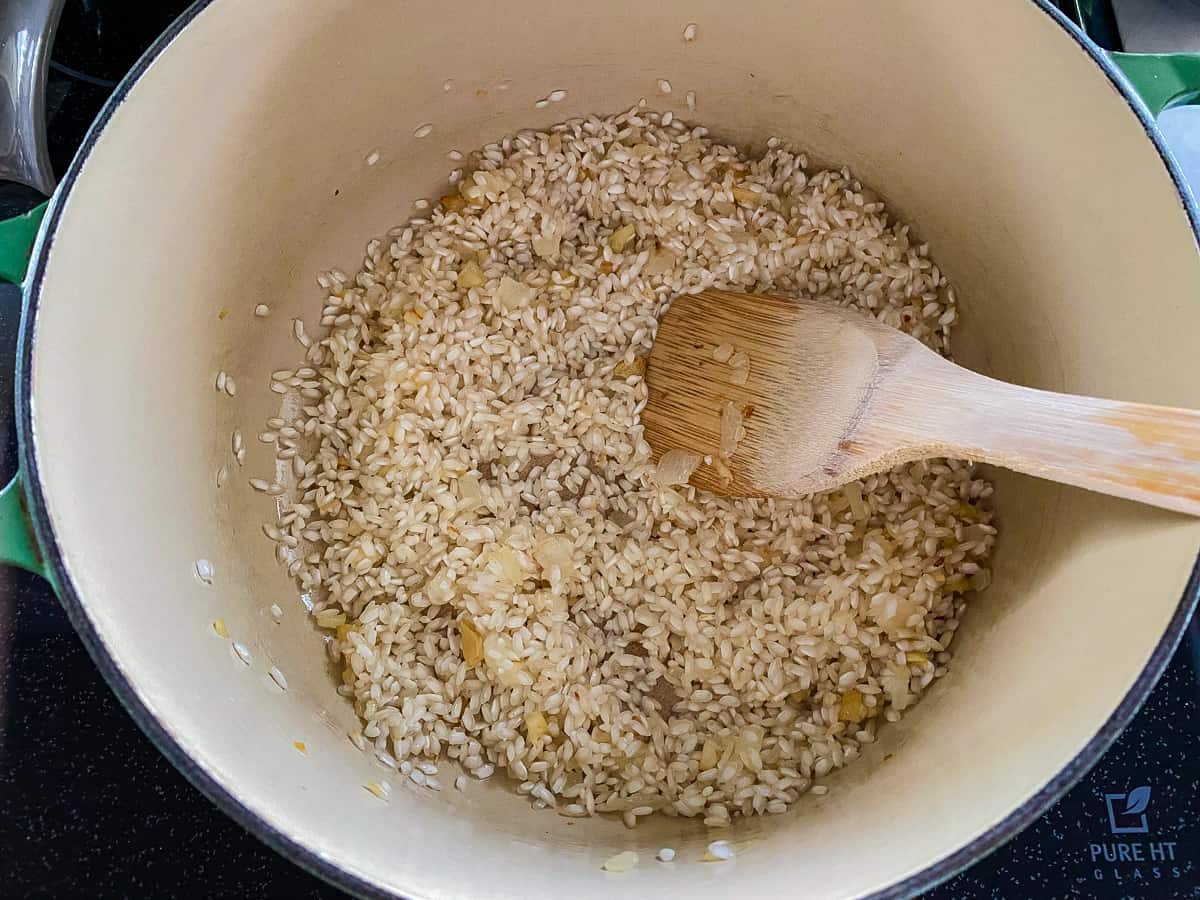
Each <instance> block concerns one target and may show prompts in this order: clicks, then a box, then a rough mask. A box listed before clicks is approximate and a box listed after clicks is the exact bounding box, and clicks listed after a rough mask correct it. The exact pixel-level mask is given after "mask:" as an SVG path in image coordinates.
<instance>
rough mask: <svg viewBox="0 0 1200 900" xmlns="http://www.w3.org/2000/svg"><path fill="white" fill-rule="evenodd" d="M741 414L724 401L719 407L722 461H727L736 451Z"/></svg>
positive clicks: (731, 404)
mask: <svg viewBox="0 0 1200 900" xmlns="http://www.w3.org/2000/svg"><path fill="white" fill-rule="evenodd" d="M741 428H742V412H741V410H739V409H738V408H737V407H736V406H735V405H734V404H733V403H731V402H730V401H728V400H726V401H725V405H724V406H722V407H721V451H720V456H721V458H722V459H729V458H730V457H731V456H733V454H734V452H735V451H736V450H737V445H738V441H739V440H740V439H741V434H740V432H741Z"/></svg>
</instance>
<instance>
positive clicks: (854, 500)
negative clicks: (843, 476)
mask: <svg viewBox="0 0 1200 900" xmlns="http://www.w3.org/2000/svg"><path fill="white" fill-rule="evenodd" d="M842 496H843V497H845V498H846V502H847V503H849V504H850V515H851V516H853V517H854V519H855V521H858V520H861V519H866V518H869V517H870V515H871V510H870V509H868V508H867V504H866V502H865V501H864V500H863V494H862V485H860V484H859V483H858V482H857V481H852V482H850V483H849V484H848V485H846V486H845V487H844V488H842Z"/></svg>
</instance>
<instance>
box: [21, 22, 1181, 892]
mask: <svg viewBox="0 0 1200 900" xmlns="http://www.w3.org/2000/svg"><path fill="white" fill-rule="evenodd" d="M213 2H214V0H195V2H193V3H192V5H191V6H189V7H188V8H187V9H186V10H185V11H184V12H183V13H182V14H180V16H179V17H178V18H177V19H176V20H175V21H174V22H172V23H171V25H170V26H169V27H168V28H167V29H166V30H165V31H164V32H163V33H162V34H161V35H159V37H158V38H157V39H156V40H155V41H154V43H153V44H151V46H150V47H149V48H148V49H147V50H146V52H145V53H143V54H142V56H141V58H140V59H138V61H137V62H136V63H135V64H134V66H133V68H131V69H130V70H129V72H128V73H127V74H126V75H125V77H124V78H123V79H122V80H121V82H120V84H119V85H118V86H117V87H116V88H115V89H114V91H113V93H112V94H111V96H110V97H109V99H108V100H107V101H106V103H105V105H104V108H103V109H102V110H101V112H100V114H99V115H98V116H97V117H96V119H95V121H94V122H93V123H92V125H91V127H90V128H89V129H88V132H87V135H86V136H85V137H84V140H83V143H82V144H81V146H80V148H79V151H78V152H77V153H76V155H75V158H74V159H73V160H72V162H71V166H70V168H69V169H68V171H67V173H66V175H65V176H64V177H63V180H62V182H61V184H60V185H59V188H58V190H57V191H56V192H55V194H54V196H53V197H52V199H51V200H50V203H49V206H48V209H47V211H46V216H45V219H44V221H43V224H42V228H41V231H40V233H39V235H38V239H37V242H36V244H35V245H34V248H33V256H32V259H31V261H30V266H29V275H28V277H27V278H26V280H25V284H24V304H23V309H22V314H21V325H20V335H19V341H20V343H19V348H18V353H17V373H16V375H17V377H16V385H17V388H16V392H17V396H16V403H17V416H16V418H17V438H18V447H19V460H20V471H21V472H22V473H23V475H24V478H23V481H24V488H25V497H26V501H27V509H28V512H29V518H30V522H31V525H32V528H33V531H34V534H35V536H36V538H37V542H38V544H39V545H40V547H41V548H42V550H43V553H44V558H45V562H46V566H47V568H48V570H49V572H50V574H51V578H52V581H53V584H54V585H55V586H56V589H57V594H58V597H59V601H60V602H61V603H62V605H63V607H64V608H65V610H66V612H67V616H68V618H69V619H70V621H71V624H72V626H73V627H74V628H75V631H76V632H77V633H78V634H79V636H80V638H81V640H82V641H83V644H84V646H85V647H86V648H87V651H88V653H89V655H90V656H91V657H92V660H93V661H94V662H95V664H96V666H97V668H98V669H99V670H100V672H101V674H102V675H103V676H104V679H105V681H107V682H108V685H109V687H110V688H111V689H112V691H113V693H115V694H116V695H117V697H118V699H119V700H120V701H121V704H122V705H123V706H124V707H125V709H126V710H127V711H128V712H129V714H130V716H132V718H133V720H134V721H135V722H136V723H137V724H138V726H139V727H140V728H141V729H142V731H143V732H144V733H145V734H146V735H147V736H148V737H149V738H150V740H151V741H152V742H153V743H154V745H155V746H156V747H157V748H158V750H159V752H161V753H162V754H163V755H164V756H165V757H166V758H167V759H168V760H169V761H170V762H171V764H172V765H174V766H175V768H176V769H178V770H179V771H180V772H181V773H182V774H183V775H184V777H185V778H187V780H188V781H189V782H190V783H191V784H192V785H193V786H194V787H195V788H197V789H198V790H199V791H200V792H201V793H203V794H204V795H205V796H206V797H207V798H208V799H209V800H210V801H212V802H213V803H214V804H215V805H216V806H217V808H218V809H220V810H221V811H222V812H224V813H225V814H226V815H228V816H229V817H230V818H232V819H233V820H234V821H235V822H237V823H238V824H239V825H241V826H242V827H243V828H245V829H246V830H247V831H249V832H250V833H251V834H253V835H255V836H256V837H257V838H259V839H260V840H262V841H263V842H264V843H265V844H267V846H269V847H270V848H271V849H273V850H275V851H276V852H277V853H279V854H281V855H283V856H284V857H286V858H287V859H289V860H291V861H292V862H295V863H296V864H298V865H299V866H301V867H302V868H303V869H305V870H307V871H308V872H309V873H311V874H313V875H316V876H318V877H319V878H321V879H323V880H325V881H326V882H328V883H329V884H331V885H333V886H334V887H337V888H340V889H342V890H345V891H347V892H350V893H352V894H354V895H355V896H359V897H369V898H395V897H397V896H401V897H403V896H405V895H403V894H399V895H398V894H394V893H392V892H391V891H389V890H387V889H385V888H383V887H381V886H379V885H378V884H375V883H372V882H371V881H369V880H368V879H366V878H364V877H362V876H360V875H358V874H355V873H352V872H350V871H348V870H346V869H343V868H341V867H339V866H338V865H336V864H335V863H333V862H331V861H329V860H327V859H325V858H323V857H322V856H321V855H320V854H318V853H317V852H316V851H315V850H314V849H312V848H310V847H307V846H305V845H303V844H301V843H300V842H298V841H297V840H295V839H294V838H293V837H292V836H291V835H289V834H286V833H284V832H283V831H281V830H279V829H278V828H276V826H275V825H274V824H272V823H271V822H270V821H268V820H267V819H265V818H263V817H262V816H260V815H259V814H258V813H256V812H254V811H253V810H251V809H250V808H249V807H247V806H245V805H244V804H243V803H242V801H241V800H240V799H238V797H237V796H236V794H235V793H234V791H233V790H232V789H230V788H228V787H226V786H225V785H223V784H222V783H220V782H219V781H218V780H217V779H216V778H214V777H213V776H212V775H211V774H210V773H209V772H208V771H206V770H205V769H203V768H202V767H201V766H199V765H198V764H197V763H196V762H195V761H194V760H193V759H192V758H191V757H190V756H189V755H188V753H187V752H186V751H185V750H184V749H183V748H182V746H181V745H180V743H179V741H178V740H177V739H176V738H175V736H174V735H173V734H172V733H171V732H170V731H169V729H168V728H167V727H166V726H165V725H164V724H163V723H162V722H161V721H160V720H159V719H158V718H157V717H155V716H154V715H153V714H152V713H151V712H150V711H149V709H148V708H147V706H146V705H145V704H144V703H143V701H142V699H141V697H140V696H139V694H138V691H137V688H136V687H135V686H134V684H133V682H132V680H130V678H129V677H128V676H127V675H126V673H125V672H123V671H122V670H121V668H120V667H119V666H118V665H117V663H116V661H115V660H114V659H113V657H112V655H111V654H110V653H109V650H108V647H107V646H106V645H105V643H104V642H103V640H102V639H101V638H100V636H99V634H98V633H97V631H96V630H95V628H94V627H93V626H92V622H91V619H90V618H89V617H88V614H87V612H86V608H85V603H84V600H83V598H82V594H81V592H80V591H79V590H78V589H77V587H76V585H75V584H74V582H73V581H72V579H71V576H70V574H69V572H68V571H67V568H66V566H65V565H64V564H63V558H62V547H61V545H60V543H59V541H58V537H57V535H56V534H55V531H54V526H53V523H52V522H51V520H50V516H49V512H48V508H47V504H46V497H45V492H44V491H43V487H42V482H41V477H40V474H39V469H38V452H37V450H38V448H37V433H36V431H35V429H34V424H33V405H32V403H31V401H30V397H31V390H32V360H33V350H34V342H35V337H36V335H35V323H36V320H37V309H38V304H39V302H40V300H41V291H42V282H43V279H44V276H45V272H46V267H47V264H48V260H49V256H50V251H51V249H52V247H53V243H54V232H55V229H56V228H57V226H58V222H59V220H60V218H61V216H62V211H63V209H64V206H65V201H66V198H67V197H68V196H69V195H70V193H71V190H72V188H73V187H74V184H75V182H76V180H77V179H78V177H79V174H80V172H81V170H82V168H83V165H84V164H85V163H86V161H87V159H88V157H89V156H90V154H91V151H92V149H93V148H94V147H95V145H96V142H97V140H98V138H99V136H100V134H101V132H102V131H103V130H104V127H105V126H106V125H107V124H108V122H109V120H110V119H111V118H112V117H113V115H114V113H115V112H116V111H117V109H118V108H119V107H120V106H121V104H123V103H124V102H125V99H126V97H127V96H128V94H129V92H130V90H131V89H132V88H133V86H134V84H136V83H137V81H139V80H140V79H141V77H142V75H143V74H145V72H146V70H147V69H149V68H150V66H151V64H153V62H154V61H155V60H156V59H157V58H158V56H159V55H160V54H161V53H162V52H163V51H164V50H166V49H167V48H168V47H169V46H170V45H171V43H172V42H173V41H174V40H175V38H177V37H178V36H179V35H180V33H182V32H183V30H184V29H185V28H186V27H187V26H188V25H190V24H191V23H192V22H193V21H194V20H195V19H196V18H197V17H198V16H199V15H200V14H201V13H203V12H204V11H205V10H206V9H207V8H208V7H209V6H210V5H211V4H212V3H213ZM1030 2H1031V3H1032V5H1033V6H1034V7H1036V8H1037V9H1039V10H1040V11H1041V12H1042V13H1044V14H1045V15H1046V16H1048V17H1049V18H1050V19H1051V20H1052V21H1053V22H1054V23H1055V24H1056V25H1058V26H1059V27H1060V28H1061V29H1062V30H1063V31H1064V32H1066V34H1067V35H1068V36H1069V37H1070V39H1071V40H1072V41H1073V42H1074V43H1075V45H1076V47H1077V48H1078V49H1079V50H1081V51H1082V52H1084V53H1085V54H1087V56H1088V57H1089V58H1090V59H1091V60H1092V61H1093V62H1094V63H1095V64H1096V65H1097V66H1098V67H1099V68H1100V70H1101V71H1102V72H1103V74H1104V75H1105V77H1106V78H1107V79H1108V81H1109V83H1110V85H1111V86H1112V87H1113V89H1114V90H1116V91H1117V93H1118V94H1120V96H1121V97H1122V98H1123V99H1124V100H1125V102H1126V104H1127V105H1128V106H1129V108H1130V110H1131V111H1132V113H1133V114H1134V115H1135V116H1137V119H1138V121H1139V122H1140V123H1141V126H1142V129H1143V131H1144V132H1145V133H1146V137H1147V138H1148V139H1149V140H1150V141H1151V143H1153V144H1154V147H1155V149H1156V150H1157V151H1158V154H1159V157H1160V159H1161V160H1162V163H1163V165H1164V166H1165V167H1166V169H1167V172H1168V174H1169V175H1170V176H1171V180H1172V182H1173V183H1174V185H1175V188H1176V192H1177V194H1178V197H1179V202H1180V204H1181V205H1182V206H1183V209H1184V211H1185V213H1186V214H1187V217H1188V221H1189V222H1190V223H1191V226H1192V233H1193V236H1194V237H1195V238H1196V240H1197V244H1198V246H1197V251H1198V252H1200V208H1198V207H1197V204H1196V201H1195V199H1194V198H1193V196H1192V193H1191V190H1190V188H1189V187H1188V184H1187V181H1186V180H1185V179H1184V177H1183V174H1182V172H1181V171H1180V169H1179V166H1178V164H1177V163H1176V162H1175V160H1174V158H1173V156H1172V155H1171V153H1170V151H1169V150H1168V149H1167V147H1166V144H1165V142H1164V140H1163V136H1162V133H1161V132H1160V131H1159V130H1158V127H1157V125H1156V124H1155V122H1154V120H1153V118H1151V116H1150V113H1149V111H1148V110H1147V108H1146V106H1145V104H1144V103H1143V102H1142V101H1141V99H1140V98H1139V97H1138V96H1137V95H1136V94H1135V93H1134V91H1133V89H1132V87H1130V85H1129V83H1128V82H1127V81H1126V80H1125V78H1124V77H1123V76H1122V75H1121V74H1120V71H1119V70H1118V68H1117V67H1116V65H1115V64H1114V63H1113V62H1112V60H1111V59H1109V57H1108V55H1107V54H1106V53H1105V52H1104V51H1103V50H1101V49H1100V48H1099V47H1097V46H1096V45H1095V44H1094V43H1092V42H1091V41H1090V40H1089V39H1088V38H1087V37H1086V36H1085V35H1084V34H1082V33H1081V32H1080V31H1079V30H1078V29H1077V28H1076V26H1075V25H1074V24H1073V23H1072V22H1071V21H1070V20H1069V19H1068V18H1067V17H1066V16H1065V15H1064V14H1063V13H1062V12H1061V11H1060V10H1058V9H1057V8H1056V7H1055V6H1054V5H1053V4H1052V0H1030ZM1198 602H1200V554H1198V556H1197V559H1196V562H1195V564H1194V565H1193V567H1192V573H1191V575H1190V577H1189V578H1188V583H1187V586H1186V587H1185V588H1184V591H1183V595H1182V597H1181V598H1180V601H1179V605H1178V607H1177V608H1176V610H1175V613H1174V615H1173V616H1172V617H1171V621H1170V622H1169V623H1168V625H1167V628H1166V630H1165V631H1164V632H1163V635H1162V637H1161V638H1160V639H1159V641H1158V644H1157V645H1156V646H1155V648H1154V651H1153V653H1151V655H1150V658H1149V660H1147V662H1146V665H1145V667H1144V668H1143V669H1142V671H1141V672H1140V673H1139V675H1138V677H1137V678H1136V679H1135V681H1134V683H1133V686H1132V687H1131V688H1130V689H1129V691H1128V692H1127V693H1126V694H1125V696H1124V697H1123V698H1122V699H1121V702H1120V703H1119V704H1118V705H1117V707H1116V709H1115V710H1114V711H1113V713H1112V715H1111V716H1109V718H1108V720H1107V721H1106V722H1105V723H1104V725H1103V726H1101V728H1100V730H1099V731H1098V732H1097V733H1096V734H1095V735H1093V736H1092V738H1091V739H1090V740H1088V742H1087V743H1086V744H1084V746H1083V748H1082V749H1081V750H1080V751H1079V752H1078V753H1077V754H1076V755H1075V756H1074V757H1073V758H1072V759H1071V760H1070V762H1068V763H1067V764H1066V765H1065V766H1064V767H1063V768H1062V769H1061V770H1060V771H1059V772H1058V773H1057V774H1055V775H1054V776H1053V777H1052V778H1051V779H1050V780H1049V781H1048V782H1047V783H1046V784H1045V785H1044V786H1043V787H1042V788H1041V789H1040V790H1038V791H1037V792H1036V793H1034V794H1033V795H1032V796H1031V797H1029V798H1028V799H1027V800H1026V801H1025V802H1024V803H1022V804H1021V805H1020V806H1018V807H1017V808H1016V809H1015V810H1013V811H1012V812H1011V813H1009V814H1008V815H1007V816H1005V817H1004V818H1003V819H1002V820H1001V821H999V822H998V823H996V824H995V825H993V826H992V827H991V828H989V829H987V830H986V831H984V832H983V833H982V834H980V835H978V836H977V837H975V838H974V839H973V840H971V841H969V842H968V843H966V844H964V845H963V846H962V847H960V848H958V849H957V850H955V851H953V852H952V853H949V854H947V855H946V856H944V857H942V858H941V859H938V860H936V861H934V862H933V863H931V864H929V865H928V866H926V867H925V868H923V869H921V870H920V871H919V872H916V873H914V874H912V875H910V876H908V877H906V878H904V879H903V880H901V881H899V882H896V883H895V884H892V885H890V886H888V887H885V888H883V889H881V890H879V891H876V892H875V893H873V894H870V895H869V900H891V898H901V897H911V896H914V895H916V894H918V893H921V892H923V891H926V890H929V889H930V888H933V887H936V886H937V885H939V884H941V883H942V882H944V881H947V880H949V879H950V878H952V877H954V876H955V875H957V874H958V873H959V872H961V871H963V870H964V869H966V868H967V867H968V866H970V865H972V864H973V863H976V862H978V861H979V860H981V859H983V858H984V857H985V856H987V855H988V854H990V853H991V852H992V851H994V850H996V849H997V848H998V847H1000V846H1001V845H1003V844H1004V843H1006V842H1007V841H1009V840H1010V839H1011V838H1013V837H1014V836H1016V835H1017V834H1018V833H1019V832H1021V831H1023V830H1024V829H1025V828H1026V827H1027V826H1028V825H1029V824H1031V823H1032V822H1033V821H1034V820H1035V819H1037V818H1039V817H1040V816H1042V815H1043V814H1044V813H1045V812H1046V811H1047V810H1049V808H1050V806H1051V805H1052V804H1053V803H1054V802H1056V801H1057V800H1058V799H1059V798H1061V797H1062V796H1063V795H1064V794H1065V793H1066V792H1067V791H1068V790H1070V789H1071V788H1072V787H1074V786H1075V784H1076V783H1078V782H1079V781H1080V779H1082V778H1083V776H1084V775H1086V774H1087V772H1088V771H1089V770H1090V769H1091V768H1092V767H1093V766H1094V765H1095V764H1096V763H1097V762H1098V761H1099V759H1100V757H1101V756H1102V755H1103V754H1104V752H1105V751H1106V750H1108V748H1109V747H1110V746H1111V745H1112V743H1113V742H1114V741H1115V740H1116V739H1117V737H1118V736H1119V735H1120V733H1121V732H1122V731H1123V730H1124V728H1125V727H1126V726H1127V725H1128V724H1129V722H1130V721H1131V720H1132V719H1133V717H1134V715H1135V714H1136V713H1137V712H1138V710H1139V709H1140V708H1141V706H1142V704H1143V703H1144V702H1145V700H1146V697H1147V695H1148V694H1149V693H1150V690H1151V689H1152V688H1153V687H1154V685H1155V684H1156V683H1157V682H1158V679H1159V677H1160V676H1161V675H1162V673H1163V670H1164V669H1165V668H1166V666H1167V663H1168V662H1169V660H1170V658H1171V656H1172V654H1173V653H1174V651H1175V648H1176V647H1177V646H1178V644H1179V642H1180V640H1181V639H1182V637H1183V634H1184V631H1185V629H1186V627H1187V624H1188V621H1189V619H1190V618H1191V616H1192V613H1193V611H1194V610H1195V608H1196V606H1197V604H1198Z"/></svg>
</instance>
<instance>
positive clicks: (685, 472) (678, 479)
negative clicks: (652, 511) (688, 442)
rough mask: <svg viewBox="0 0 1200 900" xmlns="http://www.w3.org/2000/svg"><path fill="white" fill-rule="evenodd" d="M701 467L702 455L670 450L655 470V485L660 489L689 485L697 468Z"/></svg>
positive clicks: (689, 451) (688, 451) (687, 451)
mask: <svg viewBox="0 0 1200 900" xmlns="http://www.w3.org/2000/svg"><path fill="white" fill-rule="evenodd" d="M698 465H700V454H699V453H693V452H692V451H691V450H679V449H676V450H668V451H667V452H666V453H664V454H663V455H662V459H660V460H659V461H658V467H657V468H656V469H655V470H654V483H655V484H657V485H658V486H659V487H671V486H672V485H675V484H687V483H688V479H689V478H691V477H692V473H693V472H695V471H696V466H698Z"/></svg>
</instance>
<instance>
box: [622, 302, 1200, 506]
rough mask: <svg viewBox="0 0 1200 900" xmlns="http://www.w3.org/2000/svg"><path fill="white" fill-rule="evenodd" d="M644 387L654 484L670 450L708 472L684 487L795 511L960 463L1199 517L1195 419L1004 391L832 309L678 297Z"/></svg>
mask: <svg viewBox="0 0 1200 900" xmlns="http://www.w3.org/2000/svg"><path fill="white" fill-rule="evenodd" d="M646 384H647V389H648V399H647V403H646V407H645V409H644V410H643V412H642V416H641V421H642V426H643V429H644V434H645V437H646V440H647V441H649V443H650V447H651V449H652V450H653V452H654V458H655V461H656V462H660V463H662V464H660V466H659V470H660V473H661V472H663V471H671V470H673V469H674V468H675V467H674V466H673V465H669V464H666V463H665V462H663V457H664V455H665V454H666V453H668V452H669V451H677V452H676V453H675V454H674V459H673V460H672V462H673V463H674V462H678V461H679V460H680V459H683V458H685V457H686V458H687V459H688V460H693V461H694V460H695V459H696V457H700V458H701V459H703V462H701V463H700V464H699V465H697V467H696V468H695V469H694V471H692V473H691V476H690V479H689V480H690V483H691V484H692V485H694V486H696V487H699V488H704V489H706V490H710V491H713V492H716V493H721V494H730V495H734V496H752V497H753V496H770V497H799V496H803V495H805V494H811V493H815V492H818V491H824V490H830V489H832V488H835V487H839V486H841V485H843V484H846V483H847V482H850V481H854V480H855V479H858V478H862V477H865V476H867V475H870V474H873V473H876V472H882V471H885V470H887V469H890V468H892V467H893V466H896V465H899V464H901V463H905V462H911V461H914V460H918V459H926V458H930V457H956V458H959V459H968V460H981V461H986V462H990V463H994V464H996V465H1001V466H1006V467H1008V468H1011V469H1016V470H1017V471H1020V472H1026V473H1028V474H1031V475H1037V476H1040V477H1043V478H1052V479H1054V480H1057V481H1062V482H1065V483H1067V484H1074V485H1078V486H1080V487H1085V488H1089V489H1091V490H1096V491H1102V492H1104V493H1108V494H1114V495H1116V496H1120V497H1128V498H1130V499H1134V500H1138V501H1140V502H1143V503H1152V504H1154V505H1157V506H1163V507H1166V508H1168V509H1175V510H1180V511H1184V512H1189V513H1192V514H1193V515H1200V413H1197V412H1195V411H1192V410H1186V409H1171V408H1167V407H1158V406H1149V405H1145V404H1137V403H1123V402H1120V401H1114V400H1100V399H1094V398H1090V397H1079V396H1074V395H1070V394H1057V393H1051V392H1048V391H1039V390H1034V389H1032V388H1023V387H1018V386H1016V385H1012V384H1007V383H1005V382H1001V381H996V380H994V379H991V378H987V377H985V376H983V375H980V374H978V373H975V372H971V371H969V370H967V369H964V368H962V367H960V366H956V365H954V363H952V362H950V361H949V360H947V359H943V358H942V357H941V356H939V355H938V354H936V353H934V352H933V351H932V350H930V349H928V348H927V347H925V346H924V345H923V344H921V343H920V342H918V341H916V340H915V339H913V338H911V337H909V336H908V335H906V334H904V333H902V332H900V331H897V330H896V329H894V328H890V327H888V326H887V325H884V324H882V323H880V322H877V321H876V320H874V319H872V318H870V317H868V316H866V315H864V314H862V313H859V312H857V311H854V310H849V309H845V308H842V307H839V306H837V305H836V304H833V303H831V302H828V301H824V302H822V301H812V300H791V299H783V298H780V297H771V296H766V295H758V294H735V293H730V292H727V291H717V290H709V291H704V292H702V293H700V294H694V295H681V296H679V297H677V298H676V299H675V300H674V302H673V303H672V304H671V306H670V308H669V309H668V310H667V313H666V315H665V316H664V317H663V319H662V321H661V322H660V323H659V328H658V336H657V338H656V340H655V343H654V347H653V349H652V350H651V351H650V359H649V363H648V365H647V369H646ZM683 468H685V469H686V468H687V467H686V466H684V467H683ZM663 478H664V480H667V481H668V482H670V479H669V477H668V476H665V475H664V476H663Z"/></svg>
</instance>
